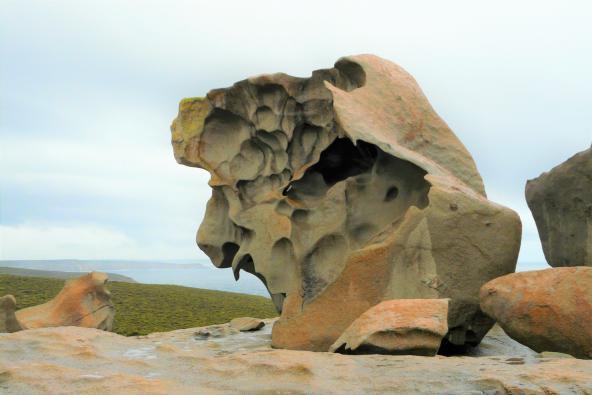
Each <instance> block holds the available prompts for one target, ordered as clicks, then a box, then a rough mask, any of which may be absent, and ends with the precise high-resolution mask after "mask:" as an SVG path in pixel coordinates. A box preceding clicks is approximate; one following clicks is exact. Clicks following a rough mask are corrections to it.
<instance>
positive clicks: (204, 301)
mask: <svg viewBox="0 0 592 395" xmlns="http://www.w3.org/2000/svg"><path fill="white" fill-rule="evenodd" d="M63 286H64V281H63V280H57V279H51V278H37V277H21V276H11V275H0V296H3V295H6V294H11V295H14V296H15V297H16V300H17V305H18V309H22V308H25V307H29V306H34V305H37V304H41V303H45V302H47V301H48V300H50V299H51V298H53V297H54V296H55V295H56V294H57V293H58V292H59V291H60V290H61V289H62V287H63ZM107 288H108V289H109V290H110V291H111V294H112V295H113V299H112V300H113V303H114V304H115V312H116V313H115V325H114V328H113V330H114V332H116V333H119V334H121V335H126V336H133V335H145V334H148V333H152V332H164V331H170V330H175V329H182V328H192V327H197V326H205V325H213V324H221V323H224V322H228V321H230V320H231V319H233V318H236V317H243V316H251V317H257V318H269V317H274V316H276V315H277V313H276V311H275V309H274V307H273V304H272V302H271V301H270V300H269V299H267V298H264V297H262V296H255V295H245V294H239V293H232V292H223V291H213V290H207V289H198V288H189V287H181V286H177V285H155V284H137V283H125V282H111V283H109V284H108V287H107Z"/></svg>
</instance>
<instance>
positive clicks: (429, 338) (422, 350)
mask: <svg viewBox="0 0 592 395" xmlns="http://www.w3.org/2000/svg"><path fill="white" fill-rule="evenodd" d="M446 332H448V299H396V300H386V301H384V302H380V303H379V304H377V305H376V306H374V307H371V308H369V309H368V310H366V311H365V312H364V313H363V314H362V315H361V316H359V317H358V318H357V319H356V320H355V321H354V322H353V323H352V324H351V325H350V326H349V327H348V328H347V329H346V330H345V331H344V332H343V333H342V334H341V336H339V339H337V341H335V343H333V345H332V346H331V348H330V349H329V351H332V352H339V353H344V354H399V355H426V356H428V355H432V356H433V355H436V353H437V352H438V349H439V348H440V344H441V343H442V338H443V337H444V335H446Z"/></svg>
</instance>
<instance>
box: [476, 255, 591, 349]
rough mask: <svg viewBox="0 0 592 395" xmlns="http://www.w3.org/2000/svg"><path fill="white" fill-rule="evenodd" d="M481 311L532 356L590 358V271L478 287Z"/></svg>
mask: <svg viewBox="0 0 592 395" xmlns="http://www.w3.org/2000/svg"><path fill="white" fill-rule="evenodd" d="M481 308H482V309H483V311H484V312H485V313H487V314H488V315H490V316H491V317H492V318H494V319H496V320H497V321H498V323H499V324H500V326H501V327H502V328H503V329H504V331H506V333H507V334H508V335H510V336H511V337H512V338H514V339H515V340H517V341H519V342H520V343H522V344H524V345H526V346H528V347H530V348H532V349H533V350H535V351H538V352H543V351H554V352H561V353H566V354H571V355H573V356H575V357H579V358H592V268H590V267H584V266H581V267H570V268H556V269H547V270H536V271H531V272H522V273H515V274H509V275H506V276H503V277H500V278H496V279H495V280H492V281H490V282H488V283H487V284H485V285H484V286H483V288H481Z"/></svg>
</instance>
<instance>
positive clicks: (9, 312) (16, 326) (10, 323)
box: [0, 295, 22, 333]
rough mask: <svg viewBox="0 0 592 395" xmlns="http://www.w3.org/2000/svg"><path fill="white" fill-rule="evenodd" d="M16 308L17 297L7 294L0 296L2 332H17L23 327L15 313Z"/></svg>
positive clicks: (0, 327) (0, 326) (0, 328)
mask: <svg viewBox="0 0 592 395" xmlns="http://www.w3.org/2000/svg"><path fill="white" fill-rule="evenodd" d="M15 310H16V299H15V298H14V296H12V295H6V296H3V297H1V298H0V333H6V332H8V333H11V332H17V331H20V330H21V329H22V327H21V324H20V323H19V322H18V320H17V319H16V315H15V314H14V311H15Z"/></svg>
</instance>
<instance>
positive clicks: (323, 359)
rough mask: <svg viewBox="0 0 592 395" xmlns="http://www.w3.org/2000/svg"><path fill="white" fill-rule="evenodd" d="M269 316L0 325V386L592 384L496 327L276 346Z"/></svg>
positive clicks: (558, 389) (314, 390)
mask: <svg viewBox="0 0 592 395" xmlns="http://www.w3.org/2000/svg"><path fill="white" fill-rule="evenodd" d="M266 322H267V323H268V325H266V326H265V327H264V328H263V329H261V330H260V331H256V332H239V331H238V330H236V329H232V328H231V327H230V325H228V324H225V325H216V326H215V327H206V328H201V329H198V328H192V329H182V330H178V331H173V332H166V333H154V334H151V335H148V336H140V337H125V336H120V335H117V334H114V333H109V332H104V331H98V330H95V329H88V328H77V327H60V328H42V329H33V330H28V331H22V332H17V333H10V334H0V393H2V394H27V395H30V394H142V395H144V394H163V395H165V394H323V395H327V394H344V393H347V394H434V393H438V394H532V395H535V394H537V395H538V394H540V395H548V394H589V393H592V361H589V360H582V359H576V358H566V356H565V355H558V354H548V353H545V354H537V353H535V352H534V351H532V350H530V349H528V348H526V347H524V346H522V345H520V344H518V343H516V342H515V341H513V340H512V339H510V338H509V337H508V336H506V335H505V334H504V333H503V331H501V330H500V329H499V328H498V327H497V326H495V327H494V329H493V330H491V331H490V332H489V333H488V334H487V336H486V337H485V338H484V339H483V341H482V342H481V344H480V345H479V347H476V348H475V349H473V350H472V351H473V352H474V353H473V354H472V355H471V356H458V357H453V358H450V357H443V356H436V357H420V356H414V355H364V356H358V355H356V356H352V355H342V354H333V353H323V352H314V353H313V352H303V351H292V350H277V349H276V350H274V349H272V348H271V347H270V343H271V335H270V329H271V324H272V323H271V322H270V321H266ZM199 333H212V334H216V335H215V336H214V335H212V336H207V337H203V336H200V335H197V336H196V334H199Z"/></svg>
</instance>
